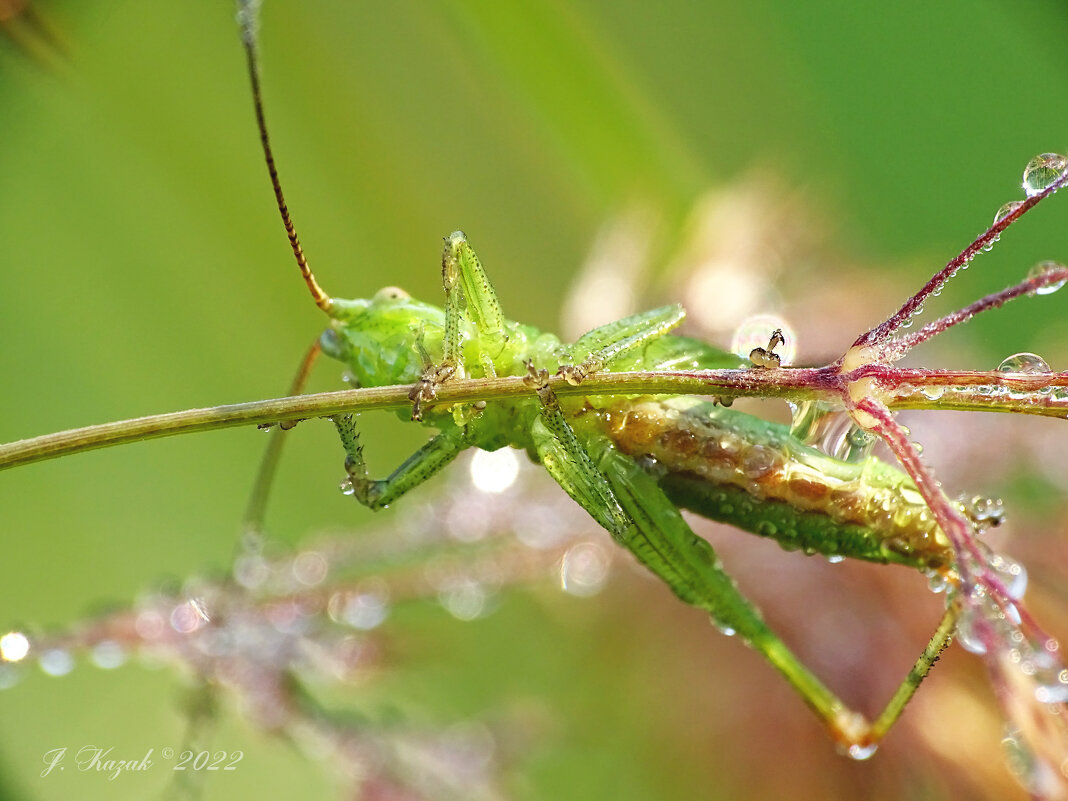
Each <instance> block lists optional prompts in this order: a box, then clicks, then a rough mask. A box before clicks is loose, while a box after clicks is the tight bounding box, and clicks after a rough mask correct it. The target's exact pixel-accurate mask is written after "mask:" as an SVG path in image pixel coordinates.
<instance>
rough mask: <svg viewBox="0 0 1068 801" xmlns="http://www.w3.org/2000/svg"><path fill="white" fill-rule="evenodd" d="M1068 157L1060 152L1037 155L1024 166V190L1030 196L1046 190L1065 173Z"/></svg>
mask: <svg viewBox="0 0 1068 801" xmlns="http://www.w3.org/2000/svg"><path fill="white" fill-rule="evenodd" d="M1065 167H1068V159H1066V158H1065V157H1064V156H1062V155H1061V154H1060V153H1042V154H1041V155H1038V156H1035V157H1034V158H1033V159H1031V160H1030V161H1029V162H1027V166H1026V167H1024V172H1023V190H1024V193H1025V194H1026V195H1027V196H1028V197H1034V196H1035V195H1037V194H1040V193H1041V192H1043V191H1045V190H1046V189H1048V188H1049V187H1050V185H1051V184H1052V183H1053V182H1054V181H1056V180H1057V179H1058V178H1060V177H1061V175H1062V174H1063V173H1064V169H1065Z"/></svg>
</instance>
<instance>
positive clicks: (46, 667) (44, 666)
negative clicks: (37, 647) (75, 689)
mask: <svg viewBox="0 0 1068 801" xmlns="http://www.w3.org/2000/svg"><path fill="white" fill-rule="evenodd" d="M37 664H39V665H40V666H41V670H43V671H44V672H45V673H47V674H48V675H49V676H66V675H67V674H68V673H70V672H71V671H72V670H74V657H73V656H71V655H70V651H65V650H63V649H62V648H50V649H49V650H47V651H45V652H44V653H43V654H41V655H40V656H39V657H37Z"/></svg>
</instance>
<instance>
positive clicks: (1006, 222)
mask: <svg viewBox="0 0 1068 801" xmlns="http://www.w3.org/2000/svg"><path fill="white" fill-rule="evenodd" d="M1065 184H1068V171H1066V172H1064V173H1063V174H1062V175H1061V176H1060V177H1059V178H1058V179H1057V180H1056V181H1054V182H1053V183H1052V184H1050V185H1049V186H1048V187H1046V188H1045V189H1044V190H1042V191H1041V192H1039V193H1038V194H1037V195H1034V196H1033V197H1029V198H1026V199H1025V200H1023V201H1022V202H1021V203H1020V205H1019V207H1017V208H1016V209H1014V210H1013V211H1012V212H1011V213H1010V214H1007V215H1005V217H1003V218H1002V219H1000V220H998V221H997V222H995V223H994V224H993V225H991V226H990V227H989V228H987V229H986V231H984V232H983V233H982V234H980V236H979V237H978V238H977V239H975V240H974V241H973V242H972V243H971V244H970V245H968V247H966V248H965V249H964V250H962V251H961V252H960V253H959V254H958V255H957V256H955V257H954V258H952V259H950V261H949V262H948V263H947V264H946V266H945V267H943V268H942V269H941V270H939V271H938V272H937V273H935V275H934V277H933V278H931V280H930V281H928V282H927V283H926V284H924V285H923V287H922V288H921V289H920V291H919V292H917V293H916V294H915V295H913V296H912V297H911V298H909V299H908V300H907V301H905V303H904V305H902V307H901V308H900V309H898V310H897V311H896V312H894V313H893V314H892V315H891V316H890V317H888V318H887V319H886V320H885V321H883V322H882V323H880V324H879V325H877V326H876V327H875V328H873V329H871V330H870V331H867V332H866V333H864V334H861V335H860V336H859V337H857V340H856V342H854V343H853V347H870V346H872V345H880V344H882V343H884V342H886V341H887V340H889V339H890V337H891V336H893V334H894V333H895V332H896V331H897V330H898V329H899V328H901V326H902V325H903V324H904V323H905V322H906V321H907V320H909V319H910V318H911V317H913V316H914V315H915V314H917V313H918V312H919V310H920V309H921V307H922V306H923V304H924V302H925V301H926V300H927V299H928V298H929V297H930V296H931V295H933V294H934V293H935V292H937V291H939V290H941V288H942V287H943V286H945V284H946V282H947V281H948V280H949V279H950V278H952V277H953V276H954V275H956V273H957V271H958V270H960V269H961V268H962V267H964V266H966V265H967V264H968V262H970V261H971V260H972V259H974V258H975V257H976V256H977V255H979V253H981V252H982V251H983V248H985V247H986V246H988V245H992V244H993V243H994V242H996V241H997V240H998V238H999V237H1000V236H1001V232H1002V231H1004V230H1005V229H1006V228H1008V227H1009V226H1010V225H1012V224H1013V223H1014V222H1016V221H1017V220H1018V219H1020V217H1022V216H1023V215H1024V214H1026V213H1027V212H1028V211H1030V210H1031V209H1032V208H1034V207H1035V206H1036V205H1037V204H1038V203H1040V202H1041V201H1043V200H1045V199H1046V198H1047V197H1049V196H1050V195H1052V194H1053V193H1054V192H1056V191H1057V190H1058V189H1060V188H1061V187H1062V186H1064V185H1065Z"/></svg>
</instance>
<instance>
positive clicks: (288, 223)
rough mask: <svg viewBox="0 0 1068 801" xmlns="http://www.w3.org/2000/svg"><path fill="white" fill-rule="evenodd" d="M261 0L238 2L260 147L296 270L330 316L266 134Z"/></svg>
mask: <svg viewBox="0 0 1068 801" xmlns="http://www.w3.org/2000/svg"><path fill="white" fill-rule="evenodd" d="M259 7H260V3H259V0H238V2H237V21H238V23H239V24H240V25H241V41H242V43H243V44H244V46H245V55H246V59H247V62H248V77H249V82H250V83H251V84H252V103H253V106H254V107H255V110H256V125H257V127H258V128H259V131H260V144H261V145H262V146H263V158H264V160H265V161H266V162H267V172H268V173H269V174H270V176H271V186H272V187H273V188H274V197H275V200H276V201H277V202H278V213H279V214H281V215H282V224H283V225H284V226H285V227H286V234H287V235H288V236H289V246H290V247H291V248H292V249H293V255H294V256H295V257H296V259H297V267H298V268H300V274H301V275H302V276H304V283H305V284H307V285H308V290H309V291H310V292H311V295H312V300H314V301H315V305H316V306H318V307H319V308H320V309H322V310H323V311H324V312H326V313H327V314H331V312H332V311H333V308H334V300H333V298H331V297H330V296H329V295H328V294H326V292H324V291H323V288H322V287H321V286H319V282H318V281H316V280H315V274H314V273H313V272H312V271H311V267H310V266H308V259H307V258H306V257H305V255H304V250H303V249H302V248H301V246H300V239H298V238H297V229H296V228H294V227H293V219H292V218H291V217H290V216H289V207H288V206H286V199H285V196H284V195H283V194H282V184H281V182H279V180H278V170H277V169H276V168H275V166H274V153H273V152H272V151H271V140H270V137H269V136H268V135H267V121H266V119H265V117H264V114H263V97H262V95H261V93H260V74H259V60H258V58H257V56H256V33H257V28H258V22H259Z"/></svg>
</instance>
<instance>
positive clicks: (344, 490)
mask: <svg viewBox="0 0 1068 801" xmlns="http://www.w3.org/2000/svg"><path fill="white" fill-rule="evenodd" d="M337 488H338V489H339V490H341V494H342V495H355V494H356V488H355V487H354V486H352V479H351V478H348V477H346V478H343V479H342V480H341V483H340V484H338V485H337Z"/></svg>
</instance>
